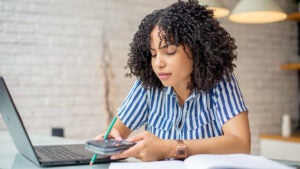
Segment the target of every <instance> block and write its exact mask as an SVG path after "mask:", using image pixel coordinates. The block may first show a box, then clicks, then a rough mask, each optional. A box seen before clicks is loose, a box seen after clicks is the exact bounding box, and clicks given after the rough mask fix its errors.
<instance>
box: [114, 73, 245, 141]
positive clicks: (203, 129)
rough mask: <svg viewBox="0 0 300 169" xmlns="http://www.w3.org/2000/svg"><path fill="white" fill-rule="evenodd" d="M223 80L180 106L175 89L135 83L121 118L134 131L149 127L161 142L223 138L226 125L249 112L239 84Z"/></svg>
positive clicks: (194, 92)
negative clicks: (223, 128)
mask: <svg viewBox="0 0 300 169" xmlns="http://www.w3.org/2000/svg"><path fill="white" fill-rule="evenodd" d="M231 77H232V78H231V80H230V82H228V81H226V80H225V79H222V80H221V81H220V82H219V83H217V84H216V85H215V87H214V88H212V89H210V90H209V91H206V92H204V91H201V92H196V91H193V92H192V94H191V95H190V96H189V97H188V99H187V100H186V101H185V102H184V104H183V106H182V107H181V106H180V105H179V104H178V101H177V96H176V93H175V91H174V90H173V88H172V87H165V88H163V89H162V90H159V89H156V88H151V89H146V88H144V87H143V86H142V84H141V82H140V81H136V82H135V84H134V85H133V87H132V89H131V91H130V93H129V94H128V96H127V97H126V98H125V100H124V102H123V104H122V105H121V107H120V108H119V109H118V117H119V118H120V120H121V121H122V122H123V123H124V124H125V125H126V126H127V127H128V128H130V129H131V130H135V129H138V128H139V127H141V126H143V125H146V126H147V130H148V131H150V132H151V133H153V134H154V135H156V136H157V137H159V138H161V139H173V140H175V139H176V140H177V139H182V140H190V139H200V138H209V137H216V136H221V135H223V132H222V126H223V124H224V123H225V122H226V121H228V120H229V119H231V118H232V117H234V116H236V115H238V114H239V113H241V112H244V111H247V108H246V106H245V103H244V101H243V97H242V94H241V91H240V89H239V86H238V82H237V80H236V78H235V76H234V75H233V74H232V76H231Z"/></svg>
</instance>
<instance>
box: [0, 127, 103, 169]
mask: <svg viewBox="0 0 300 169" xmlns="http://www.w3.org/2000/svg"><path fill="white" fill-rule="evenodd" d="M30 139H31V141H32V143H33V145H43V144H48V145H49V144H76V143H83V142H82V141H76V140H71V139H65V138H59V137H50V136H43V137H41V136H30ZM108 167H109V163H105V164H95V165H93V166H92V167H91V166H89V165H74V166H65V167H55V169H62V168H63V169H79V168H80V169H85V168H87V169H107V168H108ZM25 168H26V169H30V168H40V167H38V166H37V165H35V164H34V163H32V162H31V161H29V160H28V159H27V158H25V157H24V156H22V155H21V154H20V153H19V152H18V150H17V149H16V147H15V145H14V143H13V141H12V139H11V137H10V135H9V133H8V132H7V131H3V130H0V169H25ZM48 168H52V167H47V168H45V169H48Z"/></svg>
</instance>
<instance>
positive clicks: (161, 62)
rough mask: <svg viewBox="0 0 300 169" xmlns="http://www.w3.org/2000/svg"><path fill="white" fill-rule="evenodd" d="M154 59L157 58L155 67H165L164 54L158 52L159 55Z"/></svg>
mask: <svg viewBox="0 0 300 169" xmlns="http://www.w3.org/2000/svg"><path fill="white" fill-rule="evenodd" d="M154 59H155V61H154V65H155V67H157V68H163V67H165V65H166V63H165V60H164V57H163V55H162V54H158V53H157V55H156V57H155V58H154Z"/></svg>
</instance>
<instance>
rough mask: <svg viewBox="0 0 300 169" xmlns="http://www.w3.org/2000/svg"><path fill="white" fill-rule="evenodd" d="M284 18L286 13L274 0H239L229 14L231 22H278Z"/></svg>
mask: <svg viewBox="0 0 300 169" xmlns="http://www.w3.org/2000/svg"><path fill="white" fill-rule="evenodd" d="M286 18H287V14H286V13H284V12H283V11H282V9H281V8H280V7H279V5H278V4H277V3H276V2H275V1H274V0H240V2H239V3H238V4H237V5H236V6H235V8H234V9H233V10H232V13H231V15H230V16H229V20H231V21H232V22H238V23H247V24H256V23H271V22H278V21H282V20H285V19H286Z"/></svg>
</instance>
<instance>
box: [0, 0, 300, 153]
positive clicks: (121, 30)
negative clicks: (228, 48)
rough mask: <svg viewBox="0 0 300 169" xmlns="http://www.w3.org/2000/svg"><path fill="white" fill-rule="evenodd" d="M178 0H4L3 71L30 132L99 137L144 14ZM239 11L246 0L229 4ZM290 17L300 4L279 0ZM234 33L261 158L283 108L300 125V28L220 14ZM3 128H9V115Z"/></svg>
mask: <svg viewBox="0 0 300 169" xmlns="http://www.w3.org/2000/svg"><path fill="white" fill-rule="evenodd" d="M173 2H177V1H175V0H164V1H161V0H152V1H145V0H109V1H108V0H72V1H68V0H51V1H48V0H22V1H21V0H0V75H1V76H3V77H4V78H5V80H6V83H7V85H8V88H9V90H10V92H11V94H12V97H13V98H14V101H15V104H16V106H17V108H18V110H19V113H20V114H21V117H22V118H23V121H24V124H25V127H26V128H27V130H28V132H29V133H30V134H36V135H51V129H52V128H57V127H58V128H63V129H64V136H65V137H67V138H72V139H78V140H90V139H93V138H94V137H95V136H96V135H97V134H99V133H100V132H102V131H104V130H105V128H106V126H107V123H108V122H109V119H110V118H111V117H112V116H113V115H114V114H115V112H116V110H117V108H118V107H119V106H120V104H121V103H122V101H123V99H124V98H125V96H126V95H127V93H128V91H129V90H130V88H131V86H132V84H133V82H134V81H135V79H134V78H126V77H125V74H126V73H128V72H129V70H128V69H124V67H125V66H126V62H127V54H128V49H129V43H130V42H131V40H132V38H133V35H134V33H135V32H136V31H137V28H138V25H139V23H140V21H141V19H142V18H143V17H144V16H145V15H146V14H148V13H150V12H152V11H153V10H155V9H159V8H163V7H166V6H168V5H170V4H171V3H173ZM222 2H223V4H224V6H226V7H227V8H229V9H233V8H234V6H235V5H236V4H237V3H238V2H239V1H238V0H223V1H222ZM276 2H277V3H278V4H279V6H280V7H281V8H282V10H283V11H284V12H285V13H287V14H290V13H294V12H297V11H298V7H297V4H296V3H295V1H293V0H277V1H276ZM218 20H219V22H220V24H221V26H223V27H224V28H225V29H226V30H227V31H228V32H229V33H230V34H231V35H232V37H234V38H235V40H236V44H237V46H238V49H237V53H238V59H237V60H236V61H235V64H236V65H237V67H236V69H235V74H236V76H237V78H238V81H239V85H240V88H241V90H242V93H243V96H244V99H245V102H246V105H247V107H248V109H249V119H250V125H251V132H252V154H260V144H259V141H260V135H261V134H280V132H281V121H282V116H283V114H288V115H289V116H290V118H291V121H292V126H293V129H295V128H296V127H297V125H298V123H297V121H298V119H299V113H298V108H299V107H298V106H299V98H298V96H299V90H298V71H297V70H283V69H281V68H280V66H281V65H282V64H285V63H290V62H297V61H298V58H299V55H298V26H297V22H296V21H292V20H284V21H280V22H275V23H265V24H241V23H235V22H232V21H230V20H229V19H228V17H223V18H219V19H218ZM0 130H6V127H5V124H4V122H3V120H2V119H1V116H0Z"/></svg>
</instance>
